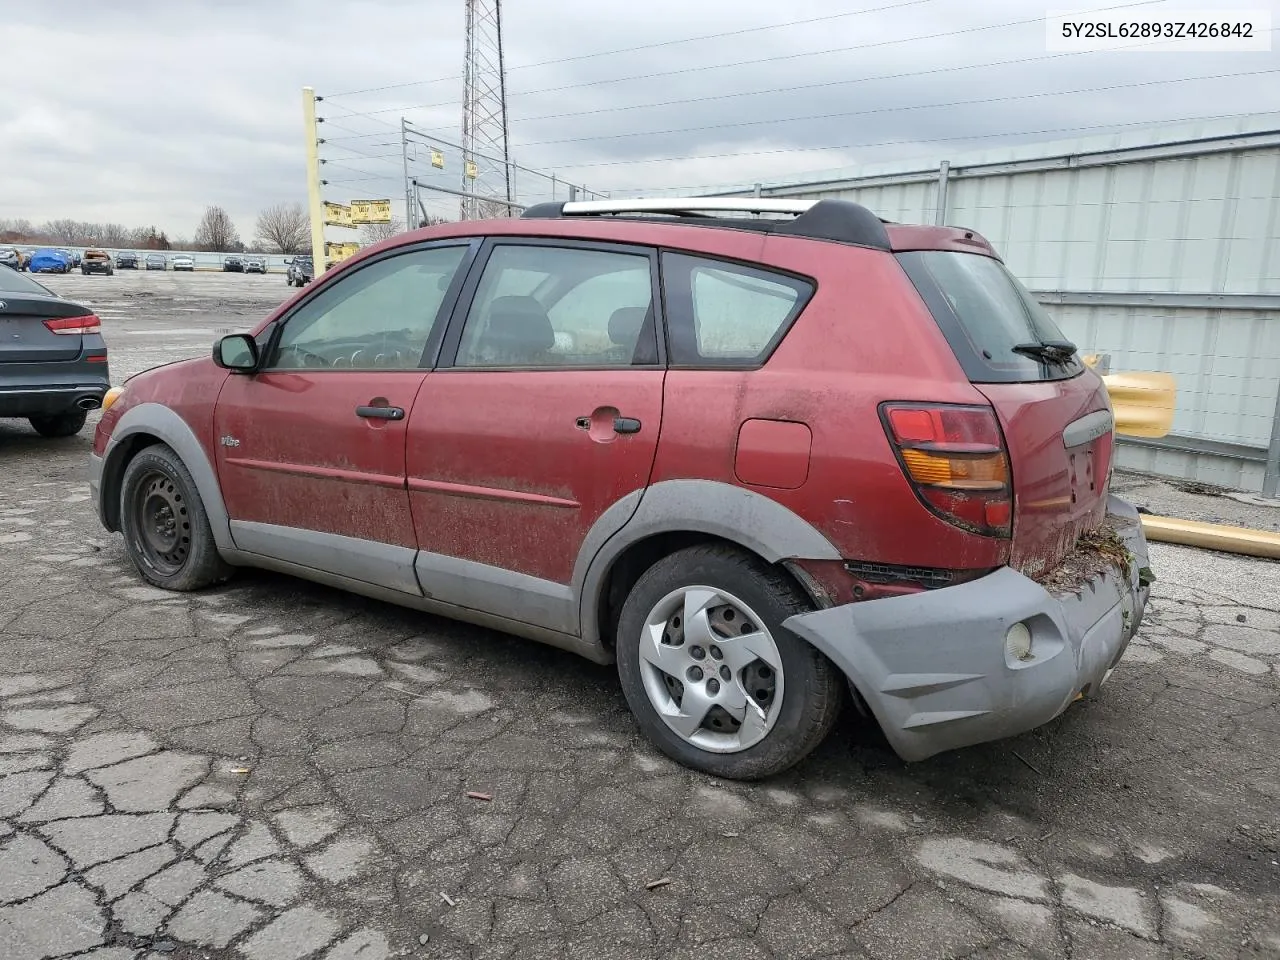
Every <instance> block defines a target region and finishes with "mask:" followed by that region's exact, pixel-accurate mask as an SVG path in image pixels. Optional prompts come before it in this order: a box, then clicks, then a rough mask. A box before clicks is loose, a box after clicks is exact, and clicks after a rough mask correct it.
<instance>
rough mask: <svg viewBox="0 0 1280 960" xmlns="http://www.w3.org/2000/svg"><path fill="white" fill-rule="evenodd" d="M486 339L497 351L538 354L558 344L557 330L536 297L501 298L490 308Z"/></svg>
mask: <svg viewBox="0 0 1280 960" xmlns="http://www.w3.org/2000/svg"><path fill="white" fill-rule="evenodd" d="M485 339H486V340H488V341H489V342H490V344H491V345H492V346H494V347H495V348H497V349H501V350H511V349H520V350H524V351H530V352H537V351H540V350H550V349H551V348H552V347H554V346H555V345H556V331H555V328H554V327H552V326H551V318H550V317H548V316H547V311H546V310H544V309H543V308H542V304H540V303H539V302H538V301H537V300H535V299H534V298H533V297H498V299H496V300H494V301H493V303H492V305H490V307H489V329H488V331H487V334H486V337H485Z"/></svg>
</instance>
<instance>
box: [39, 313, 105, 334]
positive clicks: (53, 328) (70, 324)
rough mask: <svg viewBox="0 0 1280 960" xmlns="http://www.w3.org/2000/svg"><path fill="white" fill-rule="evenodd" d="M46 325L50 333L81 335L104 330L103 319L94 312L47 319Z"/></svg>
mask: <svg viewBox="0 0 1280 960" xmlns="http://www.w3.org/2000/svg"><path fill="white" fill-rule="evenodd" d="M44 325H45V327H46V328H47V329H48V330H49V332H50V333H61V334H67V335H71V334H76V335H79V334H84V333H101V332H102V321H101V320H99V319H98V318H97V317H96V316H94V315H93V314H92V313H88V314H85V315H84V316H83V317H58V318H56V319H54V320H46V321H45V322H44Z"/></svg>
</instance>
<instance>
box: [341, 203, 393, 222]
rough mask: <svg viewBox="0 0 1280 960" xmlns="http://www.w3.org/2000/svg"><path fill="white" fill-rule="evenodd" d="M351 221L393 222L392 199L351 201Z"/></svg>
mask: <svg viewBox="0 0 1280 960" xmlns="http://www.w3.org/2000/svg"><path fill="white" fill-rule="evenodd" d="M351 222H352V223H353V224H360V223H390V222H391V201H390V200H352V201H351Z"/></svg>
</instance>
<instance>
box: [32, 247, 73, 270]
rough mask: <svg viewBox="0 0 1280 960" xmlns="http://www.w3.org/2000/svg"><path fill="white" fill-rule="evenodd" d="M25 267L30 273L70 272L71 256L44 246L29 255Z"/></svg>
mask: <svg viewBox="0 0 1280 960" xmlns="http://www.w3.org/2000/svg"><path fill="white" fill-rule="evenodd" d="M27 269H28V270H30V271H31V272H32V273H70V272H71V258H70V257H69V256H67V254H65V253H63V252H62V251H61V250H54V249H52V248H51V247H44V248H42V249H40V250H37V251H36V252H35V253H33V254H32V255H31V260H30V261H29V262H28V263H27Z"/></svg>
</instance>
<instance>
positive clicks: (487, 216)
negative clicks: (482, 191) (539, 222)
mask: <svg viewBox="0 0 1280 960" xmlns="http://www.w3.org/2000/svg"><path fill="white" fill-rule="evenodd" d="M513 210H514V208H512V207H509V206H507V205H506V204H505V203H503V202H502V201H501V200H481V201H480V202H479V204H478V205H477V212H478V213H479V214H480V219H481V220H498V219H501V218H502V217H511V216H515V213H514V212H513Z"/></svg>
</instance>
